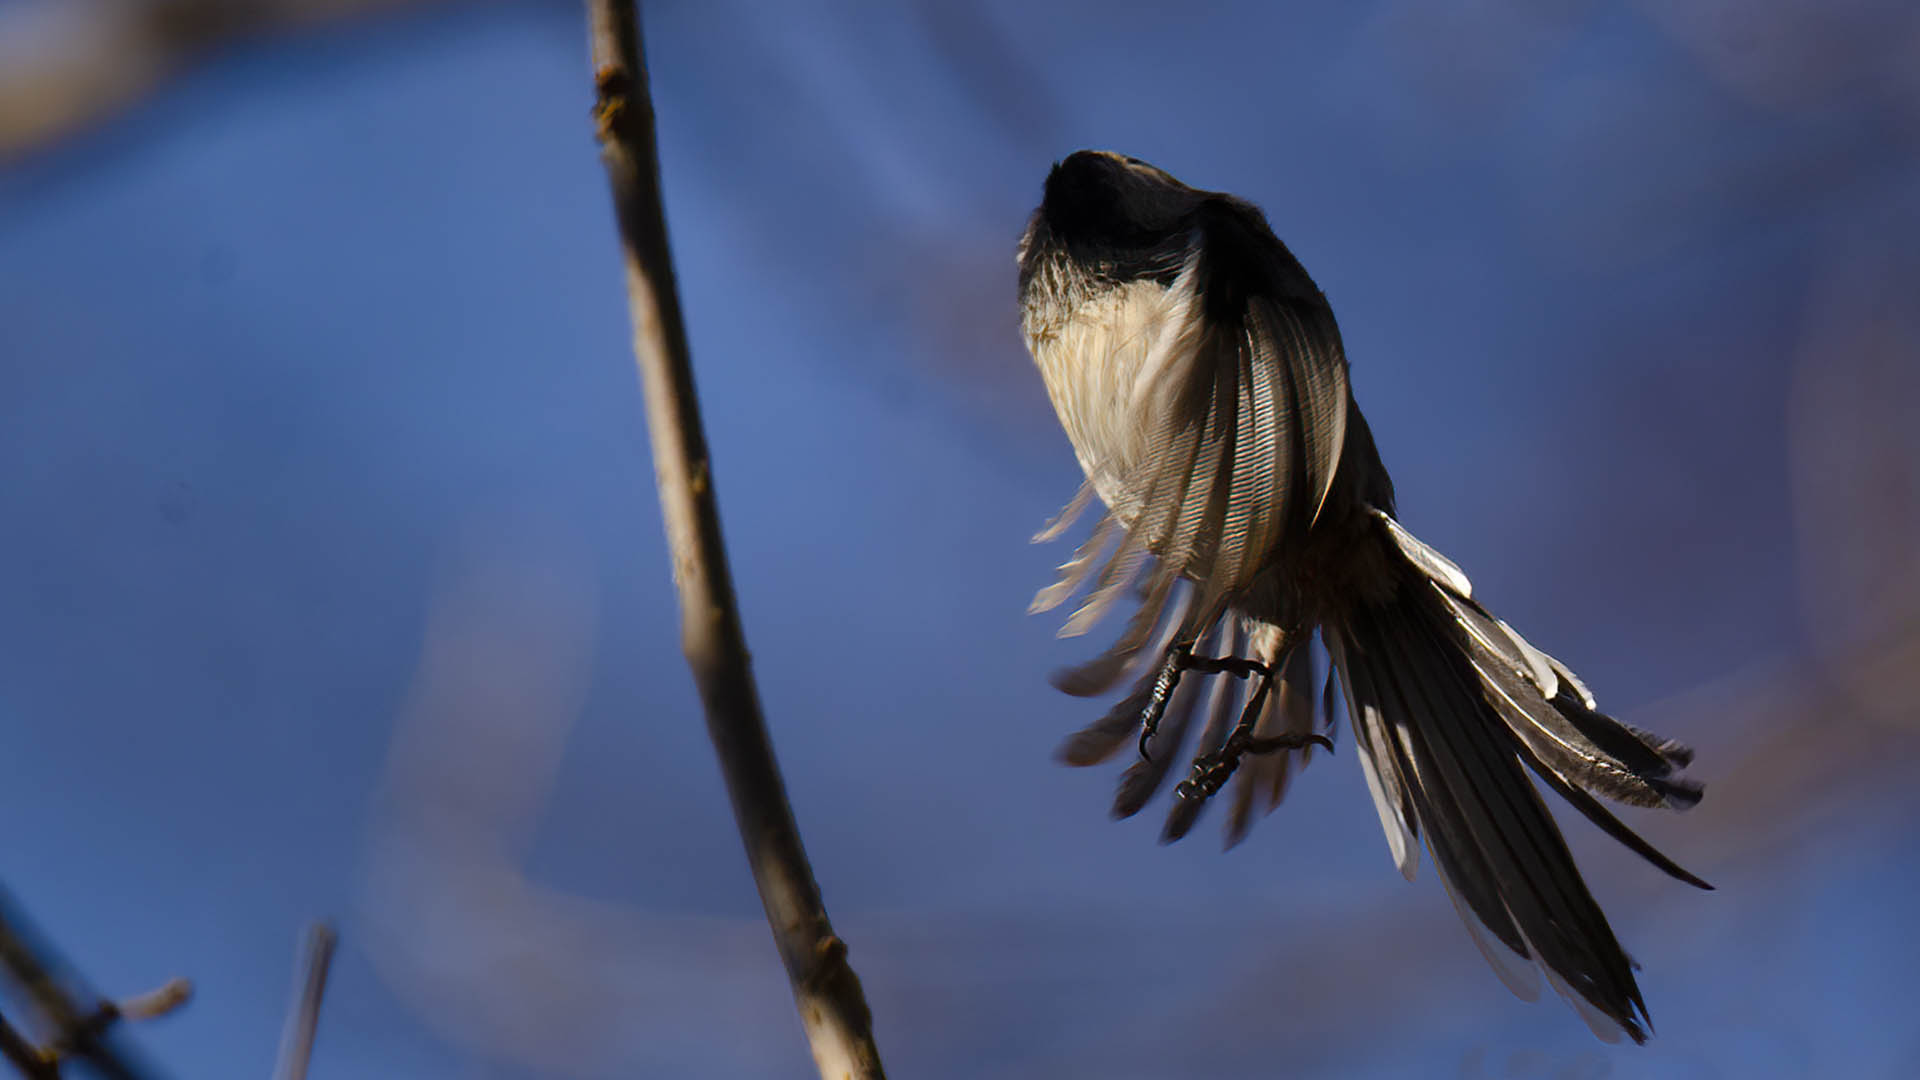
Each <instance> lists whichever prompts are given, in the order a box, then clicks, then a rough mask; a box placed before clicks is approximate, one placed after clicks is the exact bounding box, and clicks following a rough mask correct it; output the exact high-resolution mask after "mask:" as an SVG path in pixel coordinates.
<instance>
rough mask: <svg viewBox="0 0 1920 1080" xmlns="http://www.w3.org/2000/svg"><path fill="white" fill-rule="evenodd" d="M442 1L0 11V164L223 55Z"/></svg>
mask: <svg viewBox="0 0 1920 1080" xmlns="http://www.w3.org/2000/svg"><path fill="white" fill-rule="evenodd" d="M449 2H450V0H30V2H28V3H23V4H12V5H8V6H7V7H6V8H5V9H4V10H0V161H4V160H6V159H7V158H9V157H14V156H17V155H19V154H20V153H22V152H24V151H28V150H32V149H35V148H37V147H40V146H42V145H45V144H48V143H51V142H55V141H57V140H59V139H61V138H63V137H65V136H68V135H71V134H75V133H77V132H81V131H85V130H88V129H90V128H92V127H94V126H95V125H98V124H101V123H103V122H105V121H107V120H109V119H111V118H112V117H114V116H115V115H117V114H118V113H120V112H121V111H122V110H124V109H126V108H128V107H129V106H131V105H134V104H135V103H137V102H138V101H139V100H140V99H142V98H143V97H146V96H147V95H148V94H151V93H152V92H153V91H154V90H156V89H158V88H159V87H160V86H161V85H162V84H164V83H165V82H166V81H167V80H169V79H171V78H173V77H175V76H177V75H179V74H181V73H182V72H184V71H186V70H187V69H188V68H189V67H191V66H192V65H193V64H195V63H197V62H199V61H200V60H202V59H204V58H205V57H207V56H209V55H211V54H212V53H214V52H215V51H217V50H218V49H220V48H221V47H223V46H226V45H229V44H232V43H234V42H237V41H241V40H244V39H246V38H248V37H252V36H255V35H259V34H263V33H271V32H274V31H279V30H294V29H306V28H309V27H313V26H317V25H321V24H323V23H327V22H332V21H336V20H341V19H345V18H348V17H352V16H358V15H372V14H377V13H380V12H384V11H397V10H401V9H410V8H418V7H425V6H427V5H429V4H444V3H449Z"/></svg>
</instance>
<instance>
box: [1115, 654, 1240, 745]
mask: <svg viewBox="0 0 1920 1080" xmlns="http://www.w3.org/2000/svg"><path fill="white" fill-rule="evenodd" d="M1188 671H1197V672H1200V673H1201V674H1203V675H1234V676H1237V677H1239V678H1242V679H1248V678H1252V677H1253V676H1255V675H1258V676H1260V677H1261V679H1262V680H1264V681H1263V683H1262V686H1263V689H1262V690H1261V691H1260V692H1261V693H1262V694H1264V693H1266V690H1265V689H1264V686H1265V684H1266V683H1271V682H1272V681H1273V669H1272V668H1269V667H1268V666H1267V665H1265V664H1263V663H1261V662H1260V661H1258V660H1248V659H1245V658H1243V657H1238V656H1195V655H1193V643H1192V642H1175V643H1174V644H1172V645H1170V646H1168V647H1167V655H1166V658H1165V659H1163V660H1162V661H1160V673H1159V674H1158V675H1156V676H1154V679H1153V692H1152V693H1151V694H1148V695H1147V703H1146V705H1145V706H1143V707H1142V708H1141V710H1140V760H1142V761H1152V760H1153V758H1152V757H1151V756H1150V755H1149V754H1148V753H1147V743H1149V742H1151V741H1152V740H1153V736H1154V734H1155V733H1156V732H1158V731H1159V730H1160V718H1161V717H1163V716H1165V715H1166V713H1167V703H1168V702H1169V701H1172V700H1173V691H1174V690H1175V689H1176V688H1177V687H1178V686H1179V685H1180V676H1181V674H1183V673H1184V672H1188ZM1243 725H1244V721H1243ZM1234 730H1235V731H1238V730H1239V728H1235V729H1234ZM1249 734H1251V728H1249Z"/></svg>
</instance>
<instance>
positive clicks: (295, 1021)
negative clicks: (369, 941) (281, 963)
mask: <svg viewBox="0 0 1920 1080" xmlns="http://www.w3.org/2000/svg"><path fill="white" fill-rule="evenodd" d="M339 942H340V935H338V934H336V933H334V931H333V927H331V926H328V925H327V924H326V923H323V922H317V923H314V924H313V925H312V926H309V927H307V933H306V938H305V940H304V941H302V943H301V945H300V956H301V960H300V965H299V967H298V969H297V970H296V971H295V972H294V977H295V980H296V981H295V982H294V984H293V986H294V997H293V1007H292V1008H291V1009H290V1010H288V1012H287V1026H286V1030H284V1031H283V1032H281V1035H280V1063H279V1064H278V1065H276V1066H275V1067H274V1070H273V1075H274V1080H307V1063H308V1062H310V1061H312V1060H313V1035H314V1032H315V1030H316V1029H318V1028H319V1026H320V997H321V995H323V994H325V993H326V992H327V972H328V971H329V970H330V969H331V968H332V967H333V949H334V946H335V945H337V944H339Z"/></svg>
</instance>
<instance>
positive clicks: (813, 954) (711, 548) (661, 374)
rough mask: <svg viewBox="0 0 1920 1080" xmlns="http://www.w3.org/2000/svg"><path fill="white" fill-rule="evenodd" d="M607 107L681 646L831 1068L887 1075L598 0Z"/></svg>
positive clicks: (631, 75)
mask: <svg viewBox="0 0 1920 1080" xmlns="http://www.w3.org/2000/svg"><path fill="white" fill-rule="evenodd" d="M587 11H588V17H589V21H590V32H591V37H592V48H593V67H594V85H595V87H596V90H597V102H596V107H595V113H594V115H595V118H596V120H597V121H598V125H599V138H600V148H601V158H602V161H603V162H604V164H605V165H606V169H607V180H608V183H609V184H610V186H611V187H612V190H613V202H614V211H615V214H616V215H617V217H618V218H619V225H620V235H621V240H622V247H623V254H624V257H625V263H626V272H627V300H628V304H629V306H630V308H631V314H632V319H633V350H634V356H635V358H636V360H637V361H638V363H639V367H640V381H641V385H642V388H643V390H644V392H645V395H646V405H647V427H648V430H649V432H650V433H651V435H652V440H653V465H654V480H655V483H656V484H657V485H658V487H659V491H660V508H661V513H662V515H663V517H664V518H665V520H666V531H667V545H668V548H669V549H670V551H671V554H672V558H673V569H674V581H675V584H676V585H677V586H678V588H679V592H680V617H681V625H680V635H681V647H682V649H683V650H684V651H685V653H686V657H687V663H688V665H689V666H691V667H692V669H693V677H694V682H695V683H696V684H697V685H698V687H699V690H700V697H701V700H702V701H703V702H704V703H705V705H706V711H707V733H708V735H709V736H710V737H711V738H712V739H713V746H714V751H715V753H716V754H717V755H718V756H719V758H720V769H721V772H722V773H723V774H724V775H725V777H726V781H727V793H728V795H729V796H730V797H731V798H732V801H733V813H734V819H735V821H736V823H737V824H738V825H739V828H740V837H741V840H742V841H743V842H744V843H745V845H746V849H747V861H748V863H749V865H750V866H751V868H752V870H753V878H754V882H755V884H756V885H758V886H759V889H760V901H761V903H762V904H763V905H764V906H765V908H766V913H767V921H768V923H769V924H770V925H771V926H772V928H773V936H774V941H775V942H776V943H777V944H778V946H779V948H780V957H781V959H782V960H783V961H784V962H785V964H786V968H787V975H788V977H789V978H790V979H791V981H792V984H793V996H794V1001H795V1003H796V1004H797V1005H798V1006H799V1009H800V1020H801V1023H802V1025H803V1026H804V1027H805V1028H806V1032H807V1039H808V1041H809V1042H810V1043H811V1044H812V1047H813V1057H814V1063H815V1064H816V1065H817V1066H818V1067H819V1069H820V1072H821V1075H822V1076H826V1077H832V1078H834V1080H840V1078H842V1077H846V1078H878V1077H881V1076H882V1075H884V1074H883V1072H882V1070H881V1067H880V1054H879V1050H878V1049H877V1047H876V1046H875V1045H874V1041H873V1018H872V1014H871V1013H870V1012H869V1011H868V1009H867V1003H866V998H865V996H864V995H863V994H862V992H861V989H860V980H859V979H858V978H857V977H856V976H855V975H854V973H853V969H852V968H851V967H850V966H849V965H848V964H847V947H846V944H845V943H844V942H842V941H841V940H840V939H839V938H838V937H836V936H834V933H833V927H832V925H831V923H829V922H828V920H827V912H826V908H825V907H824V905H823V904H822V903H821V900H820V887H819V885H818V884H817V883H815V881H814V878H813V869H812V867H811V866H810V865H809V864H808V862H807V856H806V851H805V850H804V849H803V848H802V846H801V843H800V830H799V827H798V826H797V825H796V824H795V823H794V820H793V810H792V808H791V807H789V806H788V805H787V793H786V785H785V784H784V783H783V782H782V781H781V779H780V770H779V766H778V765H777V764H776V763H775V761H774V757H773V747H772V745H771V744H770V743H769V741H768V739H767V731H766V725H765V723H764V721H763V720H762V719H761V713H760V699H759V692H758V690H757V689H756V688H755V685H754V681H753V673H752V670H751V668H750V665H749V661H748V656H747V647H746V637H745V634H744V632H743V631H742V630H741V626H740V614H739V609H738V607H737V606H736V604H735V600H734V594H733V582H732V577H731V574H730V573H729V571H728V568H727V555H726V547H725V545H724V543H723V541H722V538H721V534H720V517H719V513H718V511H717V509H716V503H715V499H714V484H713V472H712V467H711V464H710V462H709V460H708V456H707V443H706V435H705V433H704V431H703V430H702V427H701V423H700V409H699V402H698V401H697V399H696V397H695V393H694V386H693V368H692V362H691V359H690V357H689V355H688V350H687V337H686V328H685V325H684V324H683V322H682V319H681V313H680V299H679V295H678V290H677V288H676V286H675V283H674V276H673V262H672V256H671V253H670V251H669V249H668V245H667V226H666V217H665V211H664V209H663V208H662V205H661V198H660V170H659V158H658V150H657V148H656V146H655V142H654V114H653V100H652V96H651V93H650V90H649V87H648V83H647V68H646V62H645V58H644V57H645V54H644V49H643V46H642V41H641V33H640V22H639V17H638V12H637V11H636V10H635V6H634V4H633V3H631V2H629V0H588V2H587Z"/></svg>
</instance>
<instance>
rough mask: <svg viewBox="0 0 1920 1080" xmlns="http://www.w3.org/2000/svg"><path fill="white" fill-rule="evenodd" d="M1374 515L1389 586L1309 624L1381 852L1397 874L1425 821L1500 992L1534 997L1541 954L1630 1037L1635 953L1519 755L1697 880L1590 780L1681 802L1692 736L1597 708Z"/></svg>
mask: <svg viewBox="0 0 1920 1080" xmlns="http://www.w3.org/2000/svg"><path fill="white" fill-rule="evenodd" d="M1375 518H1376V524H1377V526H1378V529H1379V535H1380V539H1381V541H1382V543H1383V544H1384V545H1385V547H1386V549H1387V551H1388V553H1389V561H1390V562H1391V564H1392V565H1393V569H1394V579H1395V580H1394V586H1393V589H1392V590H1391V592H1390V593H1389V594H1387V595H1386V596H1384V597H1383V598H1380V599H1378V600H1377V601H1376V602H1372V603H1360V604H1356V605H1355V606H1354V607H1353V608H1352V609H1350V610H1349V611H1348V612H1347V613H1346V614H1345V615H1344V616H1343V617H1342V618H1341V619H1340V620H1338V621H1337V622H1329V623H1328V624H1327V625H1325V626H1323V627H1322V637H1323V639H1324V641H1325V643H1326V646H1327V651H1328V653H1329V654H1330V655H1331V657H1332V660H1333V665H1334V668H1335V670H1336V671H1337V672H1338V673H1339V676H1340V682H1341V685H1342V687H1343V689H1344V691H1345V694H1346V700H1347V711H1348V715H1349V717H1350V722H1351V726H1352V729H1353V733H1354V738H1355V741H1356V742H1357V743H1358V744H1359V746H1360V760H1361V765H1362V766H1363V768H1364V770H1365V773H1366V779H1367V785H1368V787H1369V789H1370V790H1371V791H1372V793H1373V798H1374V802H1375V804H1376V806H1377V807H1378V809H1379V811H1380V823H1381V826H1382V827H1383V828H1384V829H1385V830H1386V834H1387V842H1388V844H1389V846H1390V847H1391V848H1392V850H1393V856H1394V860H1395V861H1396V862H1397V863H1398V864H1399V866H1400V870H1401V873H1403V874H1405V875H1406V876H1407V877H1408V878H1412V877H1413V874H1414V870H1415V867H1416V866H1417V865H1418V862H1419V851H1418V849H1417V847H1416V842H1417V841H1418V840H1419V839H1420V838H1421V837H1422V836H1423V835H1424V837H1425V839H1426V844H1427V849H1428V851H1430V852H1431V853H1432V855H1433V861H1434V863H1435V865H1436V866H1437V867H1438V868H1439V871H1440V876H1441V879H1442V881H1443V882H1444V883H1445V884H1446V889H1447V893H1448V895H1449V896H1450V897H1451V898H1452V899H1453V902H1454V906H1455V907H1456V908H1457V909H1458V910H1459V912H1460V915H1461V917H1462V918H1463V919H1464V920H1465V921H1466V923H1467V926H1468V929H1469V930H1470V931H1471V932H1472V934H1473V938H1474V942H1475V943H1476V944H1477V945H1478V946H1479V947H1480V951H1481V952H1482V953H1483V954H1485V955H1486V958H1487V960H1488V962H1489V963H1490V964H1492V965H1493V968H1494V971H1495V972H1496V973H1498V974H1499V976H1500V978H1501V980H1502V981H1503V982H1505V983H1506V984H1507V986H1508V987H1509V988H1510V989H1512V990H1513V991H1514V993H1516V994H1518V995H1519V996H1520V997H1522V998H1525V999H1527V1000H1532V999H1533V998H1534V997H1536V996H1537V994H1538V992H1539V971H1540V970H1541V969H1544V970H1545V972H1546V974H1547V978H1548V980H1549V981H1550V982H1551V983H1552V984H1553V986H1554V987H1555V989H1557V990H1558V991H1559V992H1560V993H1561V994H1562V995H1563V996H1565V997H1566V998H1567V999H1568V1000H1569V1001H1570V1002H1572V1003H1573V1005H1574V1006H1575V1008H1576V1009H1578V1010H1579V1012H1580V1014H1581V1015H1582V1016H1583V1017H1584V1018H1585V1019H1586V1021H1587V1023H1588V1025H1589V1026H1590V1027H1592V1028H1593V1030H1594V1033H1595V1034H1596V1035H1598V1036H1600V1037H1601V1038H1603V1039H1607V1040H1608V1041H1614V1040H1617V1039H1618V1038H1619V1036H1620V1034H1621V1033H1622V1032H1624V1033H1625V1034H1627V1035H1628V1036H1630V1037H1631V1038H1633V1039H1634V1041H1636V1042H1640V1041H1644V1040H1645V1038H1646V1030H1647V1028H1648V1027H1650V1024H1649V1023H1648V1019H1647V1010H1646V1003H1645V1001H1643V1000H1642V998H1641V996H1640V988H1639V986H1638V985H1637V984H1636V983H1635V981H1634V977H1633V969H1634V967H1635V966H1636V965H1635V964H1634V963H1633V961H1632V960H1631V959H1630V958H1629V957H1628V956H1627V954H1626V952H1625V951H1624V950H1623V949H1621V947H1620V943H1619V942H1618V941H1617V940H1616V939H1615V938H1614V934H1613V929H1612V927H1610V926H1609V925H1608V924H1607V919H1606V916H1605V915H1604V914H1602V913H1601V911H1600V907H1599V905H1598V904H1597V903H1595V902H1594V899H1593V894H1592V893H1590V892H1588V891H1587V886H1586V883H1585V882H1584V881H1583V880H1582V879H1581V877H1580V871H1579V869H1578V868H1577V867H1575V865H1574V862H1573V856H1572V855H1571V854H1570V853H1569V852H1568V850H1567V845H1566V841H1565V840H1564V839H1563V838H1562V837H1561V835H1560V830H1559V829H1558V828H1557V827H1556V826H1555V824H1554V821H1553V818H1552V816H1551V815H1549V814H1548V812H1547V808H1546V806H1545V805H1543V804H1542V802H1541V799H1540V795H1539V793H1538V792H1537V791H1536V790H1535V788H1534V786H1533V785H1532V784H1531V783H1529V782H1528V779H1527V775H1526V770H1525V769H1523V768H1522V766H1523V765H1524V766H1526V768H1527V769H1531V770H1532V771H1533V773H1534V774H1535V775H1536V776H1538V777H1539V778H1540V779H1541V781H1542V782H1544V783H1545V784H1546V785H1547V786H1548V787H1549V788H1551V789H1552V790H1554V791H1556V792H1558V793H1559V794H1560V795H1561V796H1562V797H1563V798H1565V799H1566V800H1567V801H1568V802H1570V803H1572V804H1573V806H1574V807H1575V809H1578V810H1579V811H1580V812H1581V813H1582V814H1584V815H1586V817H1587V818H1589V819H1590V820H1592V821H1593V822H1594V823H1595V824H1597V825H1599V826H1600V827H1601V828H1602V829H1604V830H1606V831H1607V832H1608V833H1609V834H1611V835H1612V836H1613V837H1614V838H1616V839H1618V840H1619V841H1621V842H1622V843H1624V844H1626V845H1627V846H1628V847H1630V848H1632V849H1633V850H1634V851H1636V852H1638V853H1639V854H1640V855H1642V856H1643V857H1645V858H1646V859H1647V860H1648V861H1650V862H1652V863H1653V864H1654V865H1655V866H1658V867H1659V868H1660V869H1662V870H1664V871H1666V872H1667V873H1669V874H1671V875H1673V876H1674V877H1676V878H1679V879H1680V880H1682V881H1685V882H1688V883H1690V884H1693V885H1696V886H1699V887H1700V888H1711V886H1709V885H1707V884H1706V883H1705V882H1703V881H1701V880H1700V879H1699V878H1696V877H1694V876H1693V875H1692V874H1689V873H1688V872H1687V871H1685V870H1683V869H1681V868H1680V867H1679V866H1677V865H1675V864H1674V863H1673V861H1672V860H1670V859H1668V858H1667V857H1666V856H1665V855H1662V854H1661V853H1660V852H1658V851H1656V850H1655V849H1654V848H1653V847H1652V845H1650V844H1648V843H1647V842H1646V841H1645V840H1643V839H1641V838H1640V837H1639V836H1637V835H1635V834H1634V832H1633V831H1632V830H1630V829H1628V828H1627V826H1626V825H1624V824H1622V823H1621V822H1620V820H1619V819H1618V818H1616V817H1614V816H1613V814H1612V813H1610V812H1608V810H1607V809H1606V808H1605V807H1604V806H1602V805H1601V803H1600V802H1599V800H1598V799H1596V798H1595V796H1596V795H1599V796H1605V797H1606V798H1609V799H1612V800H1614V801H1617V802H1625V803H1631V804H1634V805H1636V806H1666V807H1671V808H1675V809H1682V808H1685V807H1689V806H1692V805H1693V804H1694V803H1696V802H1698V801H1699V799H1700V787H1699V786H1698V785H1697V784H1694V783H1692V782H1691V781H1688V780H1685V779H1683V778H1680V777H1678V776H1677V775H1675V774H1676V772H1677V771H1678V770H1680V769H1682V768H1684V767H1685V766H1686V764H1687V763H1688V761H1689V760H1691V758H1692V751H1690V750H1688V749H1687V748H1686V747H1685V746H1682V745H1680V744H1679V743H1676V742H1673V741H1671V740H1667V739H1662V738H1659V737H1657V736H1654V735H1650V734H1648V733H1647V732H1644V731H1640V730H1638V729H1636V728H1634V727H1631V726H1629V725H1627V724H1623V723H1621V722H1619V721H1617V720H1614V719H1612V718H1611V717H1608V716H1605V715H1603V714H1601V713H1600V712H1598V711H1597V710H1596V707H1595V704H1594V701H1593V697H1592V695H1591V694H1589V693H1588V692H1587V689H1586V687H1585V686H1583V685H1582V684H1581V683H1580V681H1579V680H1578V679H1577V678H1575V677H1574V675H1573V673H1572V672H1571V671H1568V670H1567V668H1566V667H1565V666H1564V665H1562V664H1561V663H1560V662H1559V661H1557V660H1555V659H1553V658H1552V657H1550V656H1548V655H1546V654H1545V653H1542V652H1541V651H1539V650H1538V649H1535V648H1534V647H1533V646H1531V645H1529V644H1528V643H1527V642H1526V641H1525V640H1524V639H1523V638H1521V637H1520V635H1519V634H1517V633H1515V632H1514V631H1513V630H1512V629H1511V628H1509V627H1508V626H1507V625H1506V624H1505V623H1503V622H1501V621H1500V620H1498V619H1496V618H1494V617H1493V616H1492V615H1490V614H1488V613H1487V611H1486V609H1484V608H1482V607H1481V606H1480V605H1479V603H1478V602H1476V601H1475V600H1474V599H1473V596H1472V586H1471V585H1470V584H1469V583H1468V581H1467V579H1466V576H1465V575H1464V574H1462V573H1461V572H1460V569H1459V568H1458V567H1456V566H1454V565H1453V564H1452V563H1451V562H1449V561H1447V559H1446V558H1445V557H1444V556H1442V555H1440V554H1439V553H1438V552H1436V551H1434V550H1433V549H1432V548H1430V547H1428V546H1426V545H1425V544H1423V543H1421V542H1420V541H1419V540H1418V539H1416V538H1415V537H1414V536H1413V535H1412V534H1410V533H1408V532H1407V531H1406V530H1405V529H1403V528H1401V527H1400V525H1399V523H1398V522H1396V521H1394V520H1393V519H1392V518H1391V517H1390V516H1388V515H1387V514H1385V513H1384V512H1380V511H1375ZM1536 963H1537V965H1538V966H1537V967H1536Z"/></svg>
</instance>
